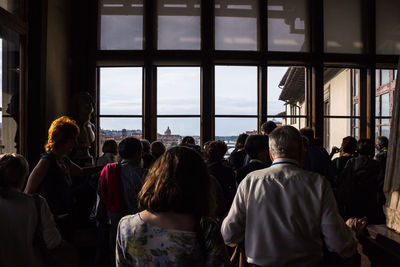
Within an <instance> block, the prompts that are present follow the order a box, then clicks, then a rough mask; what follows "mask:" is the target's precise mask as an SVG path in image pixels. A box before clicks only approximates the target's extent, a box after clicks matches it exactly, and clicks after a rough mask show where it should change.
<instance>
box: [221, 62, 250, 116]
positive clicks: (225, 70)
mask: <svg viewBox="0 0 400 267" xmlns="http://www.w3.org/2000/svg"><path fill="white" fill-rule="evenodd" d="M215 114H217V115H257V67H237V66H216V67H215Z"/></svg>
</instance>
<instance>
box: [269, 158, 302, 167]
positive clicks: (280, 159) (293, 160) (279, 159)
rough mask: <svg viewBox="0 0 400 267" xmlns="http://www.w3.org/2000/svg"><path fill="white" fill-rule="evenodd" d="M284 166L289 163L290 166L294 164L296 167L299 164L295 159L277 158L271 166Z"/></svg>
mask: <svg viewBox="0 0 400 267" xmlns="http://www.w3.org/2000/svg"><path fill="white" fill-rule="evenodd" d="M278 163H279V164H285V163H289V164H290V163H291V164H293V163H294V164H296V165H297V166H299V162H298V161H297V160H295V159H290V158H277V159H275V160H274V162H272V165H274V164H278Z"/></svg>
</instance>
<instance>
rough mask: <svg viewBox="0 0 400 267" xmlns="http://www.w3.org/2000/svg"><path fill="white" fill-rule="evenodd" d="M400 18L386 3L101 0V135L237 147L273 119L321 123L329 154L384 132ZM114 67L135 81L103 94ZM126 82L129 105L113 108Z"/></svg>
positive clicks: (282, 122) (399, 38)
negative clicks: (346, 140)
mask: <svg viewBox="0 0 400 267" xmlns="http://www.w3.org/2000/svg"><path fill="white" fill-rule="evenodd" d="M394 10H398V3H397V1H389V0H382V1H377V0H372V1H362V0H355V1H345V0H338V1H335V0H323V1H310V0H298V1H289V0H273V1H272V0H271V1H260V0H247V1H245V0H227V1H222V0H215V1H200V0H157V1H143V0H99V10H98V14H99V16H98V18H99V21H98V23H99V25H98V26H99V27H98V28H99V32H98V40H99V42H98V50H97V53H96V55H95V56H96V62H97V64H98V67H99V68H100V74H101V75H100V79H99V81H100V84H99V86H98V88H99V92H98V94H97V96H98V97H100V98H101V101H99V104H100V107H99V110H100V114H99V116H100V122H101V123H100V124H101V125H100V128H101V129H106V126H107V125H109V126H107V127H108V128H110V130H115V131H122V129H126V134H127V135H129V134H132V133H131V132H130V131H133V130H135V131H136V130H140V131H141V133H143V137H144V138H147V139H149V140H150V141H154V140H157V139H158V140H162V141H163V142H164V143H166V144H167V146H173V145H176V144H179V142H180V141H181V139H182V137H184V136H186V135H191V136H194V137H195V139H196V142H198V143H200V142H203V143H204V142H205V141H209V140H213V139H221V140H224V141H226V142H227V143H228V145H230V144H232V143H233V142H234V141H235V140H236V137H237V135H239V134H240V133H243V132H247V133H249V134H254V133H257V132H258V130H259V127H260V124H261V123H262V122H265V121H266V120H272V121H275V122H276V123H277V124H278V125H292V126H294V127H296V128H303V127H306V126H310V127H313V128H314V129H315V133H316V136H317V138H320V139H321V141H323V142H324V144H325V147H326V148H327V149H328V150H329V149H330V148H331V147H332V146H340V143H341V140H342V138H343V137H345V136H348V135H352V136H355V137H357V138H361V137H371V138H373V137H375V135H378V134H385V133H386V132H388V130H387V129H388V128H387V127H388V125H389V123H388V120H389V122H390V116H391V113H390V111H389V113H388V112H387V111H386V110H387V108H386V107H387V106H389V110H390V107H391V105H392V103H391V101H392V100H391V97H392V95H391V93H390V92H389V91H388V92H386V93H387V95H385V91H384V89H385V88H389V87H390V86H391V85H393V84H394V83H393V77H394V73H393V71H392V70H390V68H395V66H396V64H397V58H396V56H395V55H396V54H398V48H399V43H400V35H399V34H398V33H399V32H398V29H399V27H398V25H399V20H398V17H399V16H397V15H394V13H395V11H394ZM374 12H376V13H375V14H376V21H375V20H374V21H372V19H375V18H374V17H375V16H369V15H370V14H373V13H374ZM373 26H375V27H373ZM373 29H376V33H373V32H372V30H373ZM383 54H384V55H383ZM361 55H362V56H361ZM109 66H113V67H109ZM126 66H142V67H126ZM376 66H385V68H386V69H383V70H380V69H378V71H377V72H376V73H375V70H376ZM112 70H115V71H117V70H118V72H120V71H123V70H132V71H133V70H135V71H137V74H136V75H127V79H131V80H129V81H128V80H127V81H126V83H125V82H123V81H124V80H123V79H120V78H119V77H120V76H118V75H114V76H113V75H112V74H110V75H109V77H110V81H109V86H108V88H109V89H107V90H110V95H109V96H107V97H106V96H105V95H104V91H102V90H105V87H104V86H105V84H107V82H106V81H105V80H104V76H105V73H106V71H110V72H111V71H112ZM121 73H122V72H121ZM373 75H375V77H373ZM128 77H130V78H128ZM132 77H135V78H132ZM113 80H117V81H115V82H113ZM374 80H375V82H374V83H375V84H374V85H371V83H370V81H374ZM121 83H124V84H126V86H125V87H126V88H130V89H129V90H130V91H129V93H128V91H127V90H128V89H126V90H123V92H122V93H121V94H118V95H119V96H120V97H121V99H123V100H124V101H127V102H130V101H131V103H130V104H129V106H127V107H126V108H123V106H122V105H119V104H118V105H113V104H112V103H111V102H105V99H109V100H110V101H111V100H113V99H114V98H115V97H116V96H115V95H114V94H113V93H111V92H112V91H113V90H116V88H119V87H120V84H121ZM138 83H140V84H138ZM375 87H376V88H379V90H377V94H376V96H377V99H376V108H375V110H376V112H377V113H376V114H373V110H374V108H373V105H374V103H375V101H374V100H373V99H372V101H371V99H370V98H371V96H372V95H373V94H372V93H373V90H376V88H375ZM135 88H136V89H135ZM385 90H386V89H385ZM138 101H140V103H139V102H138ZM138 110H140V111H141V112H138ZM366 112H369V113H368V114H366ZM385 112H386V113H385ZM118 121H121V123H120V124H119V125H121V126H122V125H124V128H121V127H120V126H117V125H116V124H117V122H118ZM111 123H113V125H111ZM375 124H376V127H375ZM125 125H129V127H128V126H125ZM112 127H114V128H113V129H111V128H112ZM108 128H107V129H108ZM375 128H376V129H375ZM375 130H376V133H375ZM166 136H167V137H166Z"/></svg>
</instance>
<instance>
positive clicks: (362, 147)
mask: <svg viewBox="0 0 400 267" xmlns="http://www.w3.org/2000/svg"><path fill="white" fill-rule="evenodd" d="M357 151H358V153H360V155H363V156H369V157H373V156H374V154H375V146H374V142H373V141H372V140H371V139H367V138H361V139H360V140H358V142H357Z"/></svg>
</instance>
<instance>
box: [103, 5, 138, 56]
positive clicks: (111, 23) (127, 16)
mask: <svg viewBox="0 0 400 267" xmlns="http://www.w3.org/2000/svg"><path fill="white" fill-rule="evenodd" d="M128 2H129V4H128ZM100 28H101V29H100V49H102V50H141V49H143V0H130V1H122V0H101V1H100Z"/></svg>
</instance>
